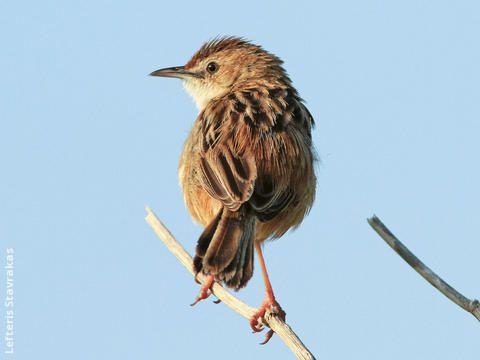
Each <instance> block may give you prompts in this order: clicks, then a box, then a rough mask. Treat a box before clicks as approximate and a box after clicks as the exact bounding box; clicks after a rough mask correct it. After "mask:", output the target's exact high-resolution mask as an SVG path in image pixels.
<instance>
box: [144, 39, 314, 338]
mask: <svg viewBox="0 0 480 360" xmlns="http://www.w3.org/2000/svg"><path fill="white" fill-rule="evenodd" d="M282 63H283V62H282V61H281V60H280V59H279V58H278V57H276V56H275V55H273V54H270V53H268V52H267V51H265V50H264V49H262V48H261V47H260V46H257V45H254V44H252V43H250V42H248V41H246V40H244V39H241V38H236V37H223V38H215V39H213V40H212V41H210V42H207V43H205V44H204V45H203V46H202V47H201V48H200V50H198V51H197V52H196V53H195V55H193V57H192V58H191V59H190V61H188V63H187V64H186V65H185V66H178V67H171V68H165V69H161V70H157V71H154V72H152V73H151V74H150V75H152V76H163V77H174V78H179V79H181V80H182V81H183V85H184V87H185V88H186V90H187V91H188V92H189V93H190V95H191V96H192V97H193V99H194V100H195V102H196V104H197V107H198V109H199V111H200V114H199V115H198V118H197V120H196V121H195V123H194V125H193V128H192V130H191V132H190V135H189V136H188V138H187V141H186V142H185V144H184V147H183V153H182V156H181V158H180V164H179V168H178V175H179V180H180V184H181V186H182V190H183V196H184V200H185V204H186V206H187V208H188V211H189V212H190V214H191V216H192V218H193V219H194V220H195V221H198V222H199V223H200V224H202V225H203V226H204V227H205V230H204V231H203V233H202V235H201V236H200V238H199V239H198V244H197V248H196V255H195V258H194V268H195V271H196V273H197V274H198V273H200V272H201V273H203V274H205V275H208V276H209V277H208V280H209V281H207V282H206V283H205V284H204V285H203V287H202V289H201V291H200V294H199V295H198V296H197V299H196V301H195V303H194V304H196V303H197V302H198V301H200V300H202V299H205V298H207V297H208V296H209V295H210V292H209V289H210V287H211V285H212V283H213V281H214V280H215V279H216V280H218V281H220V282H223V283H224V284H225V285H227V286H228V287H231V288H233V289H235V290H238V289H240V288H242V287H244V286H245V285H246V284H247V282H248V280H250V278H251V277H252V273H253V252H254V251H253V249H254V248H255V249H256V251H257V254H258V258H259V262H260V268H261V270H262V275H263V280H264V283H265V290H266V295H265V299H264V300H263V303H262V305H261V306H260V308H259V310H258V312H257V313H256V314H255V315H254V316H253V317H252V319H251V320H250V325H251V327H252V329H253V330H254V331H255V332H258V331H262V330H263V328H262V326H259V323H258V319H259V318H261V317H263V316H264V314H265V311H266V310H267V309H268V308H273V309H274V310H276V311H277V312H278V314H279V315H280V316H281V317H282V318H283V319H285V312H284V311H283V310H282V309H281V307H280V305H279V304H278V303H277V301H276V300H275V297H274V295H273V290H272V286H271V284H270V280H269V278H268V274H267V271H266V268H265V262H264V259H263V255H262V250H261V244H262V242H263V241H265V240H266V239H275V238H279V237H281V236H282V235H283V234H284V233H285V232H286V231H287V230H289V229H290V228H292V227H293V228H295V227H297V226H298V225H299V224H300V223H301V222H302V220H303V218H304V216H305V215H306V214H307V213H308V211H309V210H310V208H311V206H312V203H313V200H314V197H315V185H316V178H315V173H314V161H315V154H314V150H313V146H312V136H311V130H312V127H313V125H314V121H313V118H312V116H311V115H310V112H309V111H308V110H307V108H306V107H305V105H304V104H303V103H302V99H301V98H300V97H299V95H298V93H297V91H296V90H295V88H294V87H293V86H292V83H291V80H290V78H289V77H288V75H287V73H286V71H285V70H284V69H283V67H282ZM194 304H192V305H194ZM272 335H273V332H272V330H270V331H269V332H268V334H267V338H266V340H265V342H264V343H266V342H267V341H268V340H269V339H270V338H271V336H272Z"/></svg>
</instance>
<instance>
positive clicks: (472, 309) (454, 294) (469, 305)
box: [368, 215, 480, 320]
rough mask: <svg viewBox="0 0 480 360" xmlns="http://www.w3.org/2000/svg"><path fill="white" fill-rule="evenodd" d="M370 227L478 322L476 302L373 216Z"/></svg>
mask: <svg viewBox="0 0 480 360" xmlns="http://www.w3.org/2000/svg"><path fill="white" fill-rule="evenodd" d="M368 223H369V224H370V226H371V227H372V228H373V229H374V230H375V231H376V232H377V233H378V235H380V237H381V238H382V239H383V240H385V242H386V243H387V244H388V245H390V247H391V248H392V249H393V250H395V251H396V252H397V254H398V255H400V256H401V257H402V259H403V260H405V261H406V262H407V263H408V264H409V265H410V266H411V267H412V268H414V269H415V271H416V272H418V273H419V274H420V275H422V276H423V278H424V279H425V280H427V281H428V282H429V283H430V284H432V285H433V286H434V287H435V288H437V290H438V291H440V292H441V293H442V294H443V295H445V296H446V297H448V298H449V299H450V300H452V301H453V302H454V303H455V304H457V305H458V306H460V307H461V308H462V309H464V310H466V311H468V312H469V313H471V314H472V315H473V316H475V317H476V318H477V319H478V320H480V304H479V302H478V300H470V299H468V298H466V297H465V296H463V295H462V294H460V293H459V292H458V291H457V290H455V289H454V288H453V287H451V286H450V285H448V284H447V283H446V282H445V281H443V280H442V279H441V278H440V277H439V276H438V275H437V274H435V273H434V272H433V271H432V270H431V269H430V268H429V267H428V266H426V265H425V264H424V263H423V262H421V261H420V259H419V258H417V257H416V256H415V255H414V254H413V253H412V252H411V251H410V250H408V248H407V247H406V246H405V245H403V244H402V242H401V241H400V240H398V239H397V238H396V237H395V235H393V234H392V233H391V231H390V230H389V229H388V228H387V227H386V226H385V225H384V224H383V223H382V222H381V221H380V219H379V218H378V217H376V216H375V215H374V216H373V217H371V218H370V219H368Z"/></svg>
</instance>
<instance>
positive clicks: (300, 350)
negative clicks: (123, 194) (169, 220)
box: [145, 206, 315, 360]
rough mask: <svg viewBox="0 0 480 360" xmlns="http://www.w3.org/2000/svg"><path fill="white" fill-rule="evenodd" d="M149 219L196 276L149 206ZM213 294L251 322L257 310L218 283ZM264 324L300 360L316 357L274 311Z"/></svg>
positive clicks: (184, 255) (188, 257) (182, 250)
mask: <svg viewBox="0 0 480 360" xmlns="http://www.w3.org/2000/svg"><path fill="white" fill-rule="evenodd" d="M146 210H147V213H148V215H147V217H146V218H145V221H146V222H147V223H148V224H149V225H150V226H151V227H152V229H153V230H154V231H155V233H156V234H157V235H158V237H159V238H160V239H161V240H162V241H163V242H164V243H165V245H166V246H167V247H168V249H169V250H170V251H171V252H172V253H173V255H175V256H176V258H177V259H178V260H179V261H180V262H181V263H182V264H183V266H185V267H186V268H187V270H188V271H189V272H190V273H191V274H192V275H194V272H193V261H192V257H191V256H190V255H189V254H188V253H187V252H186V251H185V249H184V248H183V247H182V246H181V245H180V244H179V243H178V241H177V240H176V239H175V238H174V237H173V235H172V234H171V233H170V232H169V231H168V229H167V228H166V227H165V226H164V225H163V224H162V222H161V221H160V220H159V219H158V218H157V216H156V215H155V214H154V213H153V211H152V210H151V209H150V208H149V207H148V206H147V207H146ZM197 279H198V280H199V281H200V282H201V283H202V284H203V283H204V282H205V280H206V277H205V276H203V275H202V274H199V275H198V276H197ZM212 292H213V294H214V295H215V296H216V297H217V298H218V299H220V300H221V301H222V302H224V303H225V304H226V305H228V306H229V307H230V308H231V309H232V310H234V311H235V312H237V313H239V314H240V315H242V316H243V317H245V318H247V319H249V320H250V318H251V317H252V316H253V315H254V314H255V312H256V311H257V309H255V308H253V307H251V306H248V305H247V304H245V303H243V302H242V301H240V300H239V299H237V298H236V297H235V296H233V295H232V294H230V293H229V292H228V291H227V290H225V289H224V288H223V287H222V286H221V285H220V284H218V283H217V282H214V283H213V286H212ZM262 322H263V324H265V325H266V326H268V327H270V328H271V329H272V330H273V331H275V333H277V335H278V336H280V338H281V339H282V340H283V341H284V342H285V344H286V345H287V346H288V347H289V348H290V349H291V350H292V351H293V353H294V354H295V355H296V356H297V358H298V359H302V360H303V359H305V360H307V359H308V360H312V359H315V357H314V356H313V355H312V354H311V353H310V351H309V350H308V349H307V348H306V347H305V345H303V343H302V341H301V340H300V339H299V338H298V337H297V335H296V334H295V333H294V332H293V331H292V329H291V328H290V326H288V325H287V324H285V323H284V322H283V321H282V320H281V319H280V318H278V317H277V316H276V315H275V314H274V313H273V312H272V311H270V310H267V313H266V314H265V319H263V320H262Z"/></svg>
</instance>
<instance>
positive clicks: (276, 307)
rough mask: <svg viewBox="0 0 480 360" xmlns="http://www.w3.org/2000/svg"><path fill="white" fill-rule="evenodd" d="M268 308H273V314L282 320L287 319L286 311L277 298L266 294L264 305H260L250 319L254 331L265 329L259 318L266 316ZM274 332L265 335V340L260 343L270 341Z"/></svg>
mask: <svg viewBox="0 0 480 360" xmlns="http://www.w3.org/2000/svg"><path fill="white" fill-rule="evenodd" d="M267 310H271V311H272V313H273V314H275V315H276V316H278V317H279V318H280V319H281V320H282V321H285V317H286V316H287V314H286V313H285V311H283V309H282V307H281V306H280V304H279V303H278V302H277V301H276V300H275V298H274V297H269V296H268V295H267V296H265V299H264V300H263V302H262V305H260V307H259V309H258V310H257V312H256V313H255V314H254V315H253V316H252V318H251V319H250V327H251V328H252V330H253V332H254V333H256V332H260V331H263V329H264V327H263V324H259V322H258V320H259V319H263V318H264V317H265V313H266V312H267ZM273 333H274V331H273V330H270V331H269V332H267V334H266V335H265V341H264V342H262V343H260V345H265V344H266V343H268V341H269V340H270V339H271V338H272V336H273Z"/></svg>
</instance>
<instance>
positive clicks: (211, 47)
mask: <svg viewBox="0 0 480 360" xmlns="http://www.w3.org/2000/svg"><path fill="white" fill-rule="evenodd" d="M281 64H282V61H281V60H280V59H279V58H278V57H276V56H275V55H273V54H270V53H268V52H266V51H265V50H263V49H262V48H261V47H260V46H258V45H254V44H252V43H250V42H248V41H246V40H244V39H241V38H237V37H224V38H215V39H213V40H212V41H210V42H207V43H205V44H203V45H202V47H201V48H200V50H198V51H197V52H196V53H195V55H193V57H192V58H191V59H190V60H189V61H188V63H187V64H186V65H185V66H177V67H170V68H165V69H160V70H157V71H154V72H152V73H151V74H150V75H152V76H162V77H174V78H179V79H182V81H183V85H184V87H185V89H186V90H187V91H188V92H189V94H190V95H191V96H192V97H193V99H194V100H195V103H196V104H197V107H198V109H199V110H203V109H204V108H205V106H206V105H207V104H208V103H209V102H210V101H211V100H213V99H217V98H220V97H222V96H225V95H226V94H228V93H229V92H231V91H235V90H248V89H252V88H255V87H257V88H258V87H268V88H274V87H286V86H290V79H289V78H288V76H287V74H286V72H285V70H284V69H283V67H282V66H281Z"/></svg>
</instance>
